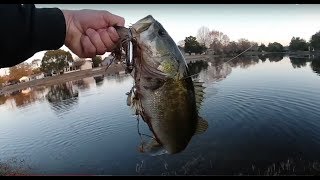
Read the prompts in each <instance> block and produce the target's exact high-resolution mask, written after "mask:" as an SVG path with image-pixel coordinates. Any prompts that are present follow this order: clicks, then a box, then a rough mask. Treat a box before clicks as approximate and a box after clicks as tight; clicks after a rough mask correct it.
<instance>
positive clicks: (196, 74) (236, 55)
mask: <svg viewBox="0 0 320 180" xmlns="http://www.w3.org/2000/svg"><path fill="white" fill-rule="evenodd" d="M253 46H255V44H254V45H252V46H250V47H249V48H248V49H246V50H244V51H243V52H241V53H240V54H238V55H236V56H235V57H233V58H231V59H229V60H228V61H226V62H224V63H222V64H220V65H217V66H216V67H219V66H222V65H224V64H226V63H228V62H230V61H232V60H234V59H235V58H237V57H239V56H240V55H241V54H243V53H245V52H247V51H248V50H249V49H251V48H252V47H253ZM199 74H200V72H199V73H196V74H193V75H190V76H187V77H185V79H186V78H189V77H193V76H197V75H199Z"/></svg>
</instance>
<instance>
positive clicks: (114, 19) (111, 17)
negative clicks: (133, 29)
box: [103, 12, 125, 26]
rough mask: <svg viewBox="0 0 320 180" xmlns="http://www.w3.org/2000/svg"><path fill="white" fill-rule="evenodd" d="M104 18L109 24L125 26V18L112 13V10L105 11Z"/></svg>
mask: <svg viewBox="0 0 320 180" xmlns="http://www.w3.org/2000/svg"><path fill="white" fill-rule="evenodd" d="M103 18H104V20H105V21H106V22H107V23H108V25H109V26H115V25H117V26H124V23H125V20H124V18H123V17H120V16H118V15H115V14H112V13H110V12H108V13H103Z"/></svg>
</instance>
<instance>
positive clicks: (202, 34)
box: [197, 26, 211, 47]
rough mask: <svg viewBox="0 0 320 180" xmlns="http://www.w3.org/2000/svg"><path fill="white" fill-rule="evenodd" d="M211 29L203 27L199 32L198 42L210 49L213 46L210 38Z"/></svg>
mask: <svg viewBox="0 0 320 180" xmlns="http://www.w3.org/2000/svg"><path fill="white" fill-rule="evenodd" d="M209 32H210V30H209V28H208V27H205V26H202V27H200V28H199V30H198V34H197V41H198V42H199V43H200V44H204V45H205V46H206V47H209V46H210V44H211V40H210V36H209Z"/></svg>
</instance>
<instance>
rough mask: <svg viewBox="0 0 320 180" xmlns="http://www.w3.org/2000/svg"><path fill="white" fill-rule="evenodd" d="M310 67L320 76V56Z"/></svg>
mask: <svg viewBox="0 0 320 180" xmlns="http://www.w3.org/2000/svg"><path fill="white" fill-rule="evenodd" d="M310 67H311V69H312V70H313V72H315V73H317V74H318V75H319V76H320V57H316V58H314V59H313V60H312V62H311V63H310Z"/></svg>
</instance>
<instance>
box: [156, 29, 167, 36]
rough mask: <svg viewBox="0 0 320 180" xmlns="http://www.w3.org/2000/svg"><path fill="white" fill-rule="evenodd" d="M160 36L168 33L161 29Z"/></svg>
mask: <svg viewBox="0 0 320 180" xmlns="http://www.w3.org/2000/svg"><path fill="white" fill-rule="evenodd" d="M158 34H159V35H160V36H164V35H165V34H166V33H165V32H164V30H163V29H159V31H158Z"/></svg>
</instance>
